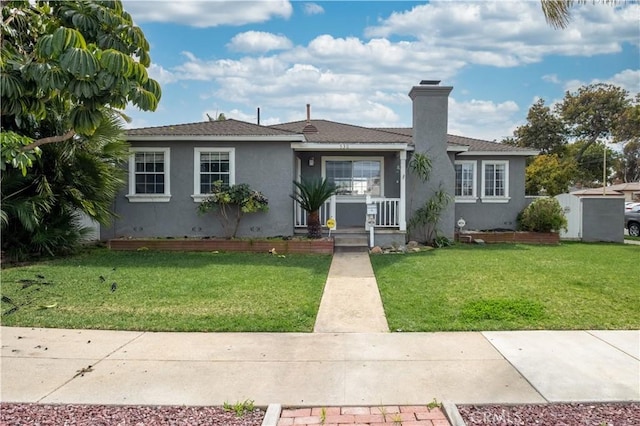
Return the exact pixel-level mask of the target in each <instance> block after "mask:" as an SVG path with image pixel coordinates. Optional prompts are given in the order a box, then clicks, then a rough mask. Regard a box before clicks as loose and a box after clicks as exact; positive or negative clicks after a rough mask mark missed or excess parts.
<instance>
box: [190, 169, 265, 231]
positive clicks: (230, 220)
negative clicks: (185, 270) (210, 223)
mask: <svg viewBox="0 0 640 426" xmlns="http://www.w3.org/2000/svg"><path fill="white" fill-rule="evenodd" d="M268 210H269V200H267V197H265V196H264V195H263V194H262V193H261V192H258V191H255V190H252V189H251V188H250V187H249V185H247V184H246V183H240V184H237V185H231V186H229V185H225V184H223V183H222V181H216V182H214V184H213V186H212V187H211V194H208V196H207V198H206V199H205V200H204V201H203V202H202V203H201V204H200V205H199V206H198V212H199V213H200V214H205V213H207V212H210V211H213V212H215V213H216V214H217V216H218V219H219V220H220V223H221V224H222V228H223V229H224V233H225V237H227V238H235V236H236V233H237V232H238V226H239V225H240V219H242V216H244V215H245V214H247V213H256V212H266V211H268Z"/></svg>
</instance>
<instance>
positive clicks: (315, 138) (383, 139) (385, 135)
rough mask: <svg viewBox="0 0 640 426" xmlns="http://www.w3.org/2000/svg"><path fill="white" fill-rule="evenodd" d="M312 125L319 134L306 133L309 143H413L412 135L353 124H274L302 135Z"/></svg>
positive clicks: (311, 122)
mask: <svg viewBox="0 0 640 426" xmlns="http://www.w3.org/2000/svg"><path fill="white" fill-rule="evenodd" d="M307 124H311V125H312V126H314V127H315V128H316V129H317V130H318V132H317V133H307V132H305V133H304V136H305V138H306V140H307V141H308V142H317V143H322V142H326V143H341V142H344V143H411V135H410V134H409V135H406V134H400V133H394V132H388V131H385V130H384V129H373V128H369V127H360V126H354V125H352V124H343V123H337V122H335V121H328V120H310V121H309V122H307V121H306V120H301V121H293V122H290V123H283V124H274V125H272V126H270V127H271V128H273V129H280V130H286V131H290V132H294V133H302V132H303V129H304V128H305V127H306V126H307Z"/></svg>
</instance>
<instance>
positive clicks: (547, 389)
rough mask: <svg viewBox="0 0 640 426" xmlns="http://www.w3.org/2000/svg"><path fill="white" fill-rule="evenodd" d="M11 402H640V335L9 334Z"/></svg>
mask: <svg viewBox="0 0 640 426" xmlns="http://www.w3.org/2000/svg"><path fill="white" fill-rule="evenodd" d="M0 331H1V339H2V353H1V355H2V357H1V359H0V361H1V364H0V370H1V377H0V378H1V387H0V389H1V400H2V401H3V402H40V403H86V404H150V405H156V404H162V405H166V404H168V405H221V404H222V403H224V402H229V401H239V400H245V399H253V400H254V401H255V403H256V404H258V405H267V404H270V403H273V402H276V403H280V404H282V405H283V406H314V405H315V406H362V405H370V406H376V405H381V404H384V405H403V404H425V403H427V402H429V401H432V400H433V398H436V399H437V400H438V401H451V402H453V403H456V404H466V403H539V402H547V401H638V400H640V360H639V358H640V356H639V352H640V349H639V348H640V332H639V331H522V332H521V331H515V332H488V333H463V332H460V333H308V334H301V333H290V334H285V333H149V332H115V331H92V330H59V329H32V328H13V327H2V328H1V329H0Z"/></svg>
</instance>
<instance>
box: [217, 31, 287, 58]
mask: <svg viewBox="0 0 640 426" xmlns="http://www.w3.org/2000/svg"><path fill="white" fill-rule="evenodd" d="M292 46H293V43H291V40H289V39H288V38H287V37H285V36H283V35H276V34H271V33H266V32H262V31H247V32H244V33H240V34H237V35H236V36H234V37H233V38H232V39H231V42H229V43H228V44H227V47H228V48H229V49H230V50H234V51H237V52H246V53H263V52H268V51H271V50H286V49H291V47H292Z"/></svg>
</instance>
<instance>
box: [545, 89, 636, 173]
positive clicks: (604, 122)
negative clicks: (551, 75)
mask: <svg viewBox="0 0 640 426" xmlns="http://www.w3.org/2000/svg"><path fill="white" fill-rule="evenodd" d="M632 108H634V105H633V104H632V100H631V98H629V92H627V91H626V90H624V89H622V88H620V87H617V86H613V85H610V84H600V83H599V84H590V85H588V86H582V87H580V88H579V89H578V91H577V92H574V93H571V92H568V91H567V92H566V93H565V96H564V99H563V101H562V102H561V103H560V104H558V105H557V106H556V111H557V113H558V115H559V116H560V117H561V119H562V121H563V122H564V124H565V126H566V127H567V129H568V132H569V135H570V136H572V137H573V138H575V139H576V140H579V141H581V142H582V144H581V146H580V149H578V150H577V151H576V152H575V159H576V161H577V162H578V163H580V160H581V158H582V156H583V155H584V153H585V151H586V150H587V149H588V148H589V147H590V146H591V145H593V144H595V143H597V142H603V143H604V142H610V143H625V142H627V140H628V137H629V136H630V134H629V132H628V131H627V130H623V129H628V128H630V127H631V125H630V124H623V123H622V122H621V117H625V118H628V117H629V115H627V114H629V113H628V112H627V110H629V109H632Z"/></svg>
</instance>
